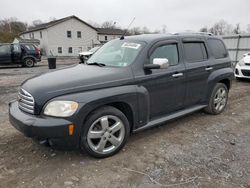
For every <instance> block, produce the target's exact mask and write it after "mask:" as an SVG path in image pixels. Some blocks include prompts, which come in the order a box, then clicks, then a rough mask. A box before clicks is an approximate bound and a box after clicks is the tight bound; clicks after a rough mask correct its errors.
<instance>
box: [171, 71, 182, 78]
mask: <svg viewBox="0 0 250 188" xmlns="http://www.w3.org/2000/svg"><path fill="white" fill-rule="evenodd" d="M172 76H173V77H174V78H178V77H181V76H183V73H182V72H180V73H175V74H173V75H172Z"/></svg>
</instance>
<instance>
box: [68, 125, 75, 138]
mask: <svg viewBox="0 0 250 188" xmlns="http://www.w3.org/2000/svg"><path fill="white" fill-rule="evenodd" d="M74 128H75V125H73V124H70V125H69V126H68V131H69V136H72V135H73V133H74Z"/></svg>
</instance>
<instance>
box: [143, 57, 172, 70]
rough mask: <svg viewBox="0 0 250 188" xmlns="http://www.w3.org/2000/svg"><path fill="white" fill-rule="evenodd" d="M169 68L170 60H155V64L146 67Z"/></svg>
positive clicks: (145, 66)
mask: <svg viewBox="0 0 250 188" xmlns="http://www.w3.org/2000/svg"><path fill="white" fill-rule="evenodd" d="M168 67H169V63H168V59H166V58H154V59H153V64H146V65H144V68H145V69H166V68H168Z"/></svg>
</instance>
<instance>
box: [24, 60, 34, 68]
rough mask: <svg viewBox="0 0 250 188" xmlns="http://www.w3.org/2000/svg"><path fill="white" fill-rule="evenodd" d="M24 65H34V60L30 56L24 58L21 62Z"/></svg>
mask: <svg viewBox="0 0 250 188" xmlns="http://www.w3.org/2000/svg"><path fill="white" fill-rule="evenodd" d="M23 65H24V67H34V65H35V61H34V59H32V58H26V59H24V62H23Z"/></svg>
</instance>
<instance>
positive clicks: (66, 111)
mask: <svg viewBox="0 0 250 188" xmlns="http://www.w3.org/2000/svg"><path fill="white" fill-rule="evenodd" d="M77 108H78V103H77V102H74V101H52V102H50V103H48V104H47V106H46V107H45V109H44V112H43V113H44V114H45V115H48V116H56V117H69V116H72V115H73V114H74V113H75V112H76V110H77Z"/></svg>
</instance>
